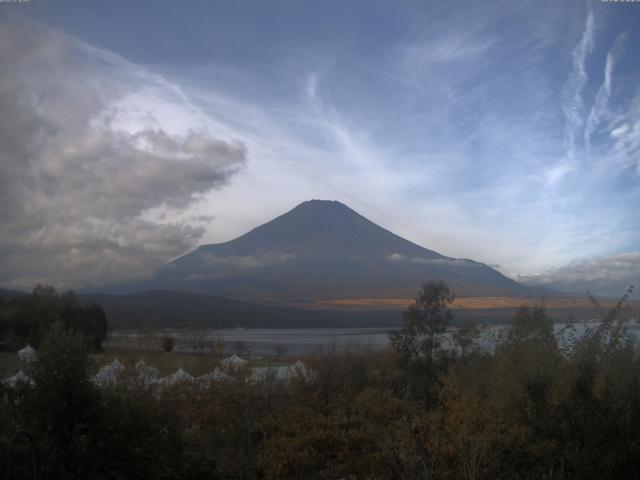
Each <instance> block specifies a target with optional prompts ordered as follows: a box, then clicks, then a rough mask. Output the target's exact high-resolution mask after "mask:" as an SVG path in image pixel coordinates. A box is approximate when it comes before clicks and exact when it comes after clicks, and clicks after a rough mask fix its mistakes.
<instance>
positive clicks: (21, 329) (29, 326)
mask: <svg viewBox="0 0 640 480" xmlns="http://www.w3.org/2000/svg"><path fill="white" fill-rule="evenodd" d="M56 324H57V325H59V328H61V329H62V330H63V331H64V332H66V333H68V334H71V335H74V334H76V333H77V334H79V335H81V336H82V338H83V339H84V341H85V343H86V344H87V345H88V346H89V347H91V349H93V350H99V349H100V347H101V346H102V343H103V342H104V341H105V339H106V338H107V329H108V325H107V318H106V316H105V314H104V311H103V310H102V308H101V307H100V306H98V305H97V304H95V303H84V302H81V301H80V300H79V299H78V296H77V295H76V294H75V293H74V292H73V291H68V292H66V293H64V294H62V295H59V294H58V293H57V292H56V290H55V289H54V288H53V287H46V286H41V285H38V286H37V287H36V288H35V289H34V290H33V293H32V294H31V295H27V294H15V295H11V296H7V297H5V298H2V297H0V346H2V347H3V348H4V349H5V350H17V349H19V348H21V347H23V346H24V345H26V344H29V345H31V346H32V347H34V348H39V346H40V345H41V343H42V341H43V339H44V338H45V337H46V336H47V335H48V334H49V333H50V331H51V329H52V328H54V326H55V325H56Z"/></svg>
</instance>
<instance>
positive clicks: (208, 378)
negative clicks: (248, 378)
mask: <svg viewBox="0 0 640 480" xmlns="http://www.w3.org/2000/svg"><path fill="white" fill-rule="evenodd" d="M232 379H233V377H231V376H229V375H227V374H226V373H224V372H223V371H222V370H220V369H219V368H216V369H215V370H213V371H212V372H209V373H205V374H204V375H200V376H199V377H197V378H196V383H197V384H198V385H200V386H203V387H208V386H209V385H211V384H212V383H214V382H221V381H228V380H232Z"/></svg>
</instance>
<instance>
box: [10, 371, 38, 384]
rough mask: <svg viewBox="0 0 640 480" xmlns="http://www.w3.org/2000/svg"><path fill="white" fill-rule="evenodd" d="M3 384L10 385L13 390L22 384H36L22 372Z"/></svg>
mask: <svg viewBox="0 0 640 480" xmlns="http://www.w3.org/2000/svg"><path fill="white" fill-rule="evenodd" d="M3 383H4V384H6V385H8V386H9V387H11V388H15V387H16V386H18V385H19V384H20V383H28V384H29V385H33V384H34V382H33V380H32V379H31V378H30V377H29V376H27V375H26V374H25V373H24V372H23V371H22V370H20V371H19V372H18V373H16V374H15V375H14V376H13V377H11V378H7V379H6V380H5V381H4V382H3Z"/></svg>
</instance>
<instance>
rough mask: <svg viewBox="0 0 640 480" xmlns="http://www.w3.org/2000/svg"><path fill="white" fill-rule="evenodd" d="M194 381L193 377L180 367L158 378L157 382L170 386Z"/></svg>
mask: <svg viewBox="0 0 640 480" xmlns="http://www.w3.org/2000/svg"><path fill="white" fill-rule="evenodd" d="M194 381H195V379H194V378H193V377H192V376H191V375H189V374H188V373H187V372H185V371H184V369H183V368H182V367H180V368H179V369H178V371H177V372H175V373H172V374H171V375H169V376H167V377H164V378H162V379H160V380H158V383H159V384H161V385H164V386H166V387H170V386H173V385H177V384H180V383H193V382H194Z"/></svg>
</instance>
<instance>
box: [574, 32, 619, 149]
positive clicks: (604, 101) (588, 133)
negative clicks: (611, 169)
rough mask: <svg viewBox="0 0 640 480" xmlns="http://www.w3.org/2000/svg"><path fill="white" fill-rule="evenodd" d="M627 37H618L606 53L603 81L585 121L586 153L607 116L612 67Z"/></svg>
mask: <svg viewBox="0 0 640 480" xmlns="http://www.w3.org/2000/svg"><path fill="white" fill-rule="evenodd" d="M627 37H628V34H627V33H626V32H624V33H621V34H620V35H618V37H617V38H616V41H615V43H614V44H613V46H612V47H611V48H610V49H609V52H608V53H607V59H606V62H605V67H604V80H603V82H602V85H600V88H599V89H598V93H597V94H596V98H595V101H594V103H593V106H592V107H591V112H589V118H588V119H587V126H586V127H585V131H584V144H585V148H586V150H587V152H589V151H590V150H591V137H592V135H593V134H594V132H595V131H596V128H597V127H598V125H599V123H600V121H601V120H602V118H603V117H604V116H605V115H606V114H607V105H608V103H609V98H610V97H611V90H612V74H613V67H614V65H615V63H616V62H617V61H618V57H619V56H620V55H621V54H622V50H623V49H624V45H625V42H626V40H627ZM612 133H613V132H612Z"/></svg>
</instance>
